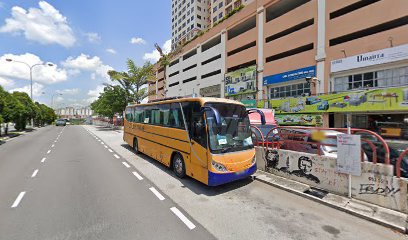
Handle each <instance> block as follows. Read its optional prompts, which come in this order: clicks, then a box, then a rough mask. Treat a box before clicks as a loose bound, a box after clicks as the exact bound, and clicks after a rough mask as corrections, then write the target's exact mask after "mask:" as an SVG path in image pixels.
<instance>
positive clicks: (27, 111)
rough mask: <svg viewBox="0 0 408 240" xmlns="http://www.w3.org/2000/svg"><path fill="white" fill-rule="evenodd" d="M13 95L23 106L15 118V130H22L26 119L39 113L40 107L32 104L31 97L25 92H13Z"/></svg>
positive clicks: (33, 117) (32, 117)
mask: <svg viewBox="0 0 408 240" xmlns="http://www.w3.org/2000/svg"><path fill="white" fill-rule="evenodd" d="M12 95H13V97H14V98H15V99H17V101H19V102H20V103H21V105H22V106H23V111H22V112H21V114H20V115H19V117H18V119H16V120H15V123H16V126H15V128H16V129H17V130H24V129H25V128H26V125H27V121H29V120H30V119H35V118H36V115H37V114H39V113H40V109H39V108H38V107H37V106H36V105H35V104H34V102H33V101H32V100H31V98H30V97H29V96H28V94H27V93H25V92H13V93H12Z"/></svg>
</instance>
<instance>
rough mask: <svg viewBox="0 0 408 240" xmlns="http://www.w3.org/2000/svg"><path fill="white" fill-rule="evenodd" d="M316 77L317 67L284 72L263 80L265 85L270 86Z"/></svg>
mask: <svg viewBox="0 0 408 240" xmlns="http://www.w3.org/2000/svg"><path fill="white" fill-rule="evenodd" d="M315 76H316V66H310V67H305V68H300V69H296V70H292V71H288V72H283V73H279V74H275V75H271V76H267V77H264V78H263V85H264V86H265V85H270V84H275V83H280V82H287V81H292V80H298V79H303V78H306V77H315Z"/></svg>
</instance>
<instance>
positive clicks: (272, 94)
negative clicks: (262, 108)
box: [269, 83, 310, 99]
mask: <svg viewBox="0 0 408 240" xmlns="http://www.w3.org/2000/svg"><path fill="white" fill-rule="evenodd" d="M309 93H310V84H308V83H296V84H291V85H286V86H280V87H272V88H270V90H269V98H270V99H274V98H286V97H300V96H302V95H303V94H306V95H309Z"/></svg>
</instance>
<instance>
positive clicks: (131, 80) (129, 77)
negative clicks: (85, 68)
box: [108, 59, 154, 103]
mask: <svg viewBox="0 0 408 240" xmlns="http://www.w3.org/2000/svg"><path fill="white" fill-rule="evenodd" d="M126 63H127V72H117V71H114V70H110V71H108V75H109V77H110V78H111V80H112V81H114V82H118V83H119V85H120V86H121V88H123V89H124V90H125V92H126V95H125V99H126V103H130V102H135V103H140V102H141V101H142V100H143V99H144V98H146V97H147V96H148V94H149V93H148V91H147V90H146V87H144V85H146V84H147V83H148V81H149V80H151V79H153V78H154V72H153V65H152V64H151V63H149V62H147V63H145V64H144V65H143V66H142V67H138V66H136V64H135V63H134V62H133V60H132V59H128V60H127V62H126Z"/></svg>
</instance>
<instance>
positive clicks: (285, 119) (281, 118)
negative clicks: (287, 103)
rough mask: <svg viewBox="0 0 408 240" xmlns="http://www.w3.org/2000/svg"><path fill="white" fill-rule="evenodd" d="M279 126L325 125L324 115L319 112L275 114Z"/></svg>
mask: <svg viewBox="0 0 408 240" xmlns="http://www.w3.org/2000/svg"><path fill="white" fill-rule="evenodd" d="M275 121H276V123H277V124H278V125H279V126H293V125H294V126H317V127H321V126H322V125H323V119H322V115H319V114H279V115H275Z"/></svg>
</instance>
